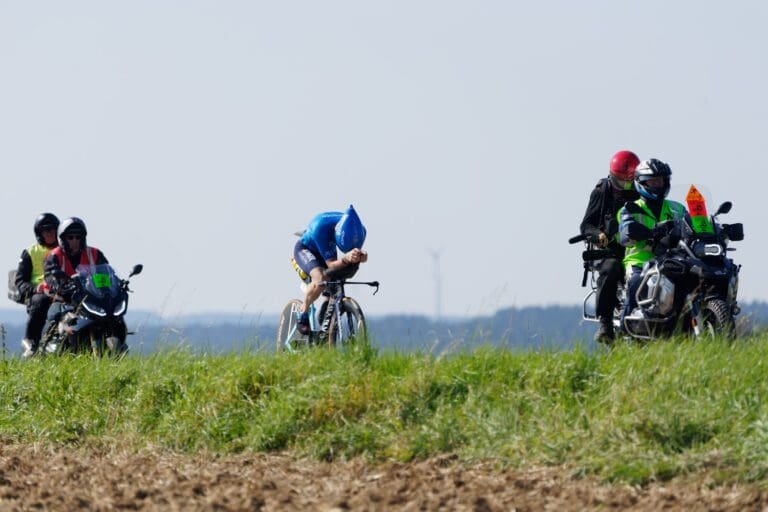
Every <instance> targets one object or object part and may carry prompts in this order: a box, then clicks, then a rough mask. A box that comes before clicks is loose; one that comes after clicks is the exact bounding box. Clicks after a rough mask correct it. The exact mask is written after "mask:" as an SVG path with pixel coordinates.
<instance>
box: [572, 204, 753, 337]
mask: <svg viewBox="0 0 768 512" xmlns="http://www.w3.org/2000/svg"><path fill="white" fill-rule="evenodd" d="M731 206H732V204H731V203H730V202H725V203H723V204H722V205H721V206H720V207H719V208H718V209H717V211H716V213H715V214H714V215H713V216H712V217H711V218H710V220H711V224H712V226H713V232H712V233H697V232H695V231H694V230H693V229H692V228H691V226H690V225H689V224H688V222H686V221H685V220H684V219H681V220H678V221H666V222H662V223H659V224H658V225H657V226H656V227H655V228H654V229H653V237H652V239H651V245H652V247H653V251H654V258H653V259H651V260H650V261H649V262H647V263H646V264H645V265H644V266H643V269H642V272H641V280H640V285H639V287H638V289H637V293H636V295H635V298H636V301H637V307H635V308H634V309H633V310H632V311H630V312H629V314H627V315H626V316H625V317H623V318H622V315H621V312H622V310H623V305H624V304H625V302H626V300H627V297H626V293H627V291H626V287H620V289H619V298H620V300H619V305H618V307H617V308H616V310H615V312H614V326H615V327H617V328H620V329H621V331H622V332H623V333H624V334H625V335H627V336H630V337H632V338H636V339H646V340H647V339H653V338H657V337H659V336H668V335H670V334H673V333H674V332H685V333H690V334H691V335H693V336H694V337H699V336H702V335H715V334H719V335H725V336H732V335H733V334H734V330H735V316H736V315H738V314H739V311H740V308H739V305H738V302H737V293H738V287H739V270H740V268H741V265H737V264H735V263H734V262H733V260H732V259H731V258H729V257H728V252H730V251H734V250H735V249H733V248H730V247H728V243H729V242H736V241H740V240H743V239H744V230H743V226H742V224H740V223H739V224H719V223H718V222H717V220H716V217H717V216H718V215H721V214H725V213H728V212H729V211H730V210H731ZM579 240H584V241H586V242H587V250H585V251H584V253H583V254H582V258H583V259H584V262H585V279H584V280H583V282H582V286H585V285H586V277H587V274H588V273H589V272H592V273H593V274H594V266H593V264H592V262H594V261H596V260H600V259H604V258H606V257H610V256H611V254H612V253H610V251H604V250H600V249H597V250H595V249H592V241H590V240H585V238H584V237H574V238H572V239H571V240H570V242H571V243H575V242H576V241H579ZM592 282H593V290H592V292H591V293H590V294H588V295H587V297H586V298H585V300H584V319H586V320H591V321H596V320H597V318H596V317H595V316H594V315H593V314H591V313H590V312H589V311H588V302H589V299H590V297H592V296H593V295H594V293H595V287H594V279H593V280H592Z"/></svg>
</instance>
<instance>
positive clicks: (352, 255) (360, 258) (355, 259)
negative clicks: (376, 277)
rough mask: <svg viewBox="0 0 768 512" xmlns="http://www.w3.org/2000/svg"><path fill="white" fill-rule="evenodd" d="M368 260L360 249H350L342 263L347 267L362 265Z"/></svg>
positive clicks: (366, 255)
mask: <svg viewBox="0 0 768 512" xmlns="http://www.w3.org/2000/svg"><path fill="white" fill-rule="evenodd" d="M367 260H368V254H367V253H366V252H365V251H361V250H360V249H352V250H351V251H349V252H348V253H347V254H345V255H344V262H345V263H347V264H348V265H352V264H355V263H362V262H364V261H367Z"/></svg>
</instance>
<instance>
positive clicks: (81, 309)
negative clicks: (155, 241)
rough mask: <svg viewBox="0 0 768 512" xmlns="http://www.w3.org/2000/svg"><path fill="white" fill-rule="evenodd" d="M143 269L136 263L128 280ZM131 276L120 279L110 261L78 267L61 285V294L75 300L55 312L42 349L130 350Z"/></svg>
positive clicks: (59, 351)
mask: <svg viewBox="0 0 768 512" xmlns="http://www.w3.org/2000/svg"><path fill="white" fill-rule="evenodd" d="M143 268H144V267H143V265H135V266H134V267H133V269H132V270H131V273H130V274H129V275H128V279H130V278H131V277H133V276H135V275H137V274H140V273H141V271H142V269H143ZM56 277H57V279H59V280H63V279H62V278H65V277H66V276H64V275H63V272H62V273H61V275H57V276H56ZM128 279H120V278H119V277H118V276H117V274H116V273H115V271H114V269H113V268H112V266H111V265H108V264H101V265H83V266H80V267H78V269H77V271H76V273H75V274H73V275H72V276H71V277H70V279H66V280H65V281H64V283H63V284H62V286H61V292H60V293H61V294H62V295H64V296H68V297H71V299H70V300H69V301H68V302H66V303H64V304H61V307H60V310H59V311H58V312H55V313H54V314H53V317H52V320H53V321H51V322H49V327H48V329H47V330H46V332H45V335H44V336H43V339H42V340H41V351H42V352H43V353H47V354H62V353H67V352H69V353H87V352H91V353H93V355H94V357H102V356H103V355H105V354H109V355H113V356H121V355H124V354H125V353H126V352H127V351H128V345H127V343H126V341H125V340H126V337H127V335H128V334H129V333H128V330H127V328H126V325H125V320H124V318H123V317H124V316H125V313H126V311H127V310H128V293H129V292H131V290H130V289H129V287H128V285H129V280H128ZM54 306H55V304H54ZM54 306H52V307H51V308H52V309H53V308H54ZM49 317H50V315H49Z"/></svg>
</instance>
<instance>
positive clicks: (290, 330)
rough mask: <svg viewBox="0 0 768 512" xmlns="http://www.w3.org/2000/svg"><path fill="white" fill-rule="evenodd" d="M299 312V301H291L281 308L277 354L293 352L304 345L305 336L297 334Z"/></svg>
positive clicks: (306, 338) (305, 342) (276, 346)
mask: <svg viewBox="0 0 768 512" xmlns="http://www.w3.org/2000/svg"><path fill="white" fill-rule="evenodd" d="M300 311H301V301H300V300H298V299H292V300H290V301H288V304H286V305H285V307H284V308H283V312H282V314H281V315H280V323H279V324H277V340H276V345H275V348H276V349H277V351H278V352H282V351H284V350H286V351H288V352H293V351H294V350H296V349H297V348H298V347H299V346H302V345H306V344H307V341H308V337H307V336H303V335H302V334H300V333H299V330H298V327H299V312H300Z"/></svg>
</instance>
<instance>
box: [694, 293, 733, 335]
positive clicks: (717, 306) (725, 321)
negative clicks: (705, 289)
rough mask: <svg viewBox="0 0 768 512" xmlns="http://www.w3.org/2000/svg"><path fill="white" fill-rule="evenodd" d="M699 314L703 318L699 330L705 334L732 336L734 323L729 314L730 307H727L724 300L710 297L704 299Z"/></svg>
mask: <svg viewBox="0 0 768 512" xmlns="http://www.w3.org/2000/svg"><path fill="white" fill-rule="evenodd" d="M701 316H702V318H703V319H704V325H702V326H701V330H702V332H703V334H704V335H705V336H710V337H715V336H723V337H725V338H728V339H730V338H733V336H734V333H735V324H734V321H733V316H732V315H731V308H729V307H728V304H726V302H725V301H724V300H721V299H712V300H708V301H706V302H705V303H704V304H702V306H701Z"/></svg>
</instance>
